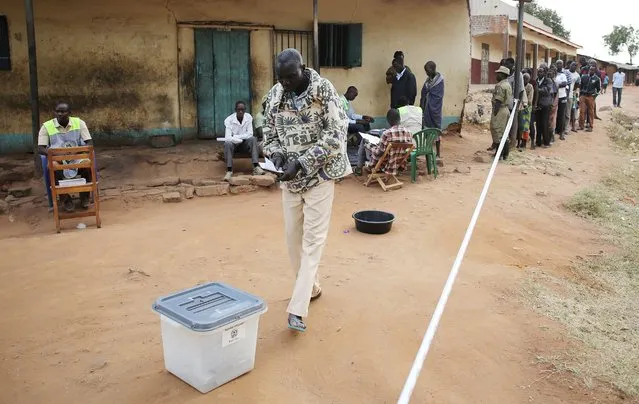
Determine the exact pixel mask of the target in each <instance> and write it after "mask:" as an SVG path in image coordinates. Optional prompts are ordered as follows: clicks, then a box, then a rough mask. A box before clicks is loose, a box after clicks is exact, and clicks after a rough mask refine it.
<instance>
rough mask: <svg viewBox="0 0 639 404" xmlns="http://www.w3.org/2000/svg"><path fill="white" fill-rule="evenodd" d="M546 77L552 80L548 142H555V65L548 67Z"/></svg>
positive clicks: (556, 89)
mask: <svg viewBox="0 0 639 404" xmlns="http://www.w3.org/2000/svg"><path fill="white" fill-rule="evenodd" d="M548 78H549V79H551V80H552V107H551V108H550V117H549V121H548V127H549V130H550V144H553V143H555V128H556V127H557V110H558V109H559V97H557V95H558V90H559V89H558V88H557V83H556V82H555V79H556V78H557V69H556V68H555V66H550V67H549V68H548Z"/></svg>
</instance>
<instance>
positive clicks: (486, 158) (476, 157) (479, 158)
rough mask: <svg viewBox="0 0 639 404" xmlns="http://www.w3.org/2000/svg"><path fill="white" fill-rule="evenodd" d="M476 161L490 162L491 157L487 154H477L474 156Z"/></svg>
mask: <svg viewBox="0 0 639 404" xmlns="http://www.w3.org/2000/svg"><path fill="white" fill-rule="evenodd" d="M473 161H475V162H476V163H490V161H491V160H490V159H489V158H488V157H486V156H481V155H477V156H475V157H474V158H473Z"/></svg>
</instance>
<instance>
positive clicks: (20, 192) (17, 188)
mask: <svg viewBox="0 0 639 404" xmlns="http://www.w3.org/2000/svg"><path fill="white" fill-rule="evenodd" d="M9 195H10V196H13V197H15V198H24V197H26V196H29V195H31V187H30V186H28V185H14V186H13V187H11V188H9Z"/></svg>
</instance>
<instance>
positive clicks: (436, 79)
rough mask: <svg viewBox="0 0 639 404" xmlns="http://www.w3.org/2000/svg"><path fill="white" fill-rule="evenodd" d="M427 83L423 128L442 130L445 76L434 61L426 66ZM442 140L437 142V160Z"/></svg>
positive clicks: (423, 91) (424, 92)
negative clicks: (438, 70)
mask: <svg viewBox="0 0 639 404" xmlns="http://www.w3.org/2000/svg"><path fill="white" fill-rule="evenodd" d="M424 71H425V72H426V81H425V82H424V86H423V87H422V96H421V99H420V100H419V106H420V107H421V108H422V112H423V113H424V117H423V119H422V126H423V127H424V128H437V129H439V130H441V129H442V109H443V107H444V76H442V74H441V73H438V72H437V65H436V64H435V62H433V61H428V62H426V64H425V65H424ZM440 147H441V138H440V137H438V138H437V141H436V142H435V148H436V149H437V158H440Z"/></svg>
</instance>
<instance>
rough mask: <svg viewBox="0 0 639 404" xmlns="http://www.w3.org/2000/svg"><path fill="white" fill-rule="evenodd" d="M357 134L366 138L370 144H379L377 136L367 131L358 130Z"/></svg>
mask: <svg viewBox="0 0 639 404" xmlns="http://www.w3.org/2000/svg"><path fill="white" fill-rule="evenodd" d="M359 134H360V135H361V136H362V137H363V138H364V139H366V140H368V141H369V143H370V144H379V138H378V137H377V136H373V135H369V134H368V133H362V132H359Z"/></svg>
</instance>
